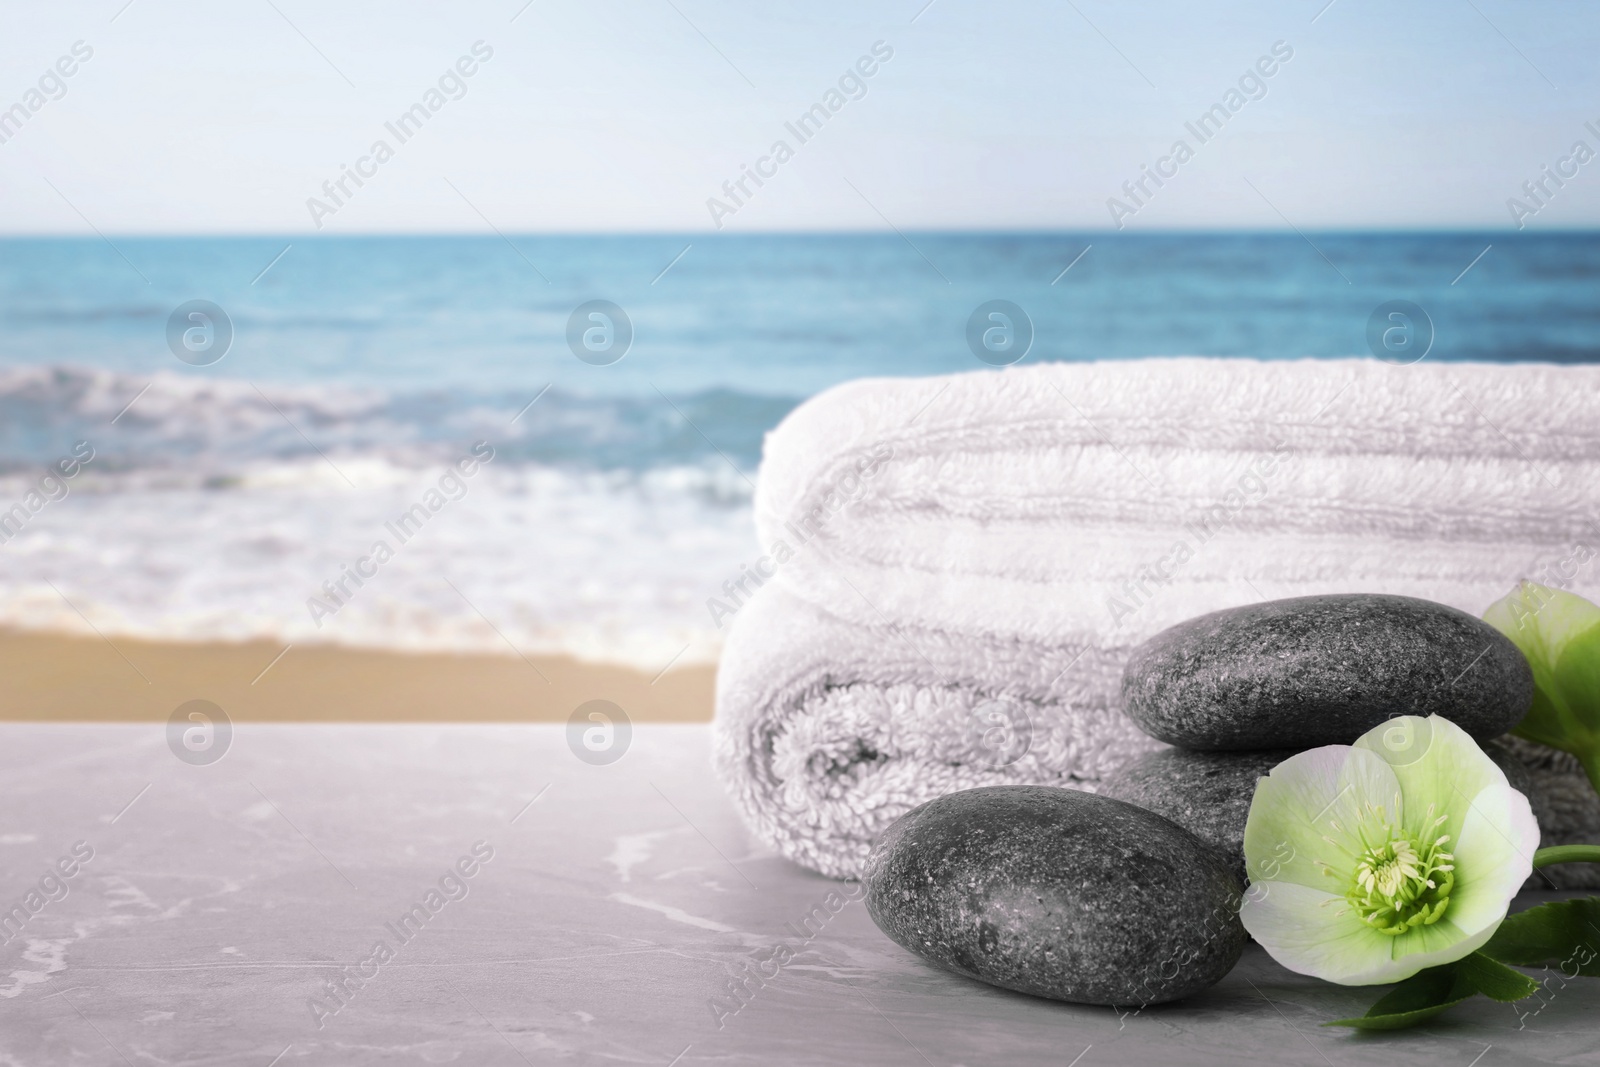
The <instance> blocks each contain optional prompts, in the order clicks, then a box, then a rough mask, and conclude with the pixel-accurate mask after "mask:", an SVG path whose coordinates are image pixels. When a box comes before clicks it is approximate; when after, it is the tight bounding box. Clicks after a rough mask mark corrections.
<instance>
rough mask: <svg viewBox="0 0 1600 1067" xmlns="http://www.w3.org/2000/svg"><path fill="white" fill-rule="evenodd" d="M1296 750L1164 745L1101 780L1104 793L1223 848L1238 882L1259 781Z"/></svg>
mask: <svg viewBox="0 0 1600 1067" xmlns="http://www.w3.org/2000/svg"><path fill="white" fill-rule="evenodd" d="M1292 755H1294V752H1293V751H1292V750H1283V749H1275V750H1272V751H1267V752H1189V751H1187V750H1185V749H1181V748H1166V749H1162V750H1160V751H1159V752H1151V753H1149V754H1148V755H1146V756H1142V757H1140V758H1139V759H1136V760H1134V761H1133V762H1131V763H1128V764H1126V765H1124V766H1123V767H1122V768H1121V769H1120V770H1118V771H1116V772H1114V773H1113V774H1111V775H1110V776H1109V777H1107V778H1106V779H1104V780H1103V781H1102V782H1101V783H1100V790H1099V791H1100V795H1101V796H1104V797H1111V798H1112V799H1114V800H1124V801H1127V802H1128V803H1129V804H1137V805H1138V806H1139V807H1141V808H1144V809H1146V810H1148V811H1153V812H1155V813H1156V814H1157V815H1160V816H1163V817H1164V818H1167V819H1171V820H1172V821H1173V822H1175V823H1177V824H1178V825H1179V826H1181V827H1183V828H1184V829H1185V830H1188V831H1189V832H1190V833H1192V834H1194V835H1195V836H1196V837H1198V838H1199V839H1200V840H1202V841H1204V842H1206V843H1207V844H1210V845H1214V846H1215V847H1216V848H1218V849H1220V850H1221V851H1222V852H1223V853H1224V854H1225V855H1226V856H1227V857H1228V860H1229V862H1230V863H1231V864H1232V865H1233V873H1234V875H1235V877H1237V878H1238V879H1239V882H1240V884H1241V885H1242V884H1247V883H1248V881H1249V879H1248V878H1247V877H1246V875H1245V869H1244V824H1245V820H1246V819H1247V818H1248V817H1249V815H1250V801H1251V800H1252V799H1253V798H1254V797H1255V795H1256V780H1257V779H1258V778H1260V777H1262V776H1263V775H1265V774H1268V773H1270V772H1271V770H1272V768H1274V767H1276V766H1277V765H1278V764H1280V763H1282V762H1283V761H1284V760H1286V759H1288V758H1289V757H1290V756H1292Z"/></svg>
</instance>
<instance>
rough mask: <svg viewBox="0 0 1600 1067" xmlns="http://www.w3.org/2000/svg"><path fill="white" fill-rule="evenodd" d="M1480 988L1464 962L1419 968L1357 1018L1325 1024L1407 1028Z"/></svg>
mask: <svg viewBox="0 0 1600 1067" xmlns="http://www.w3.org/2000/svg"><path fill="white" fill-rule="evenodd" d="M1477 992H1478V990H1477V988H1476V987H1475V986H1474V985H1473V984H1472V983H1471V982H1470V981H1468V980H1467V979H1466V977H1465V976H1464V975H1463V974H1462V970H1461V965H1460V963H1459V962H1457V963H1447V964H1445V965H1444V966H1442V967H1430V968H1428V969H1427V970H1425V971H1418V972H1417V973H1416V974H1414V975H1412V976H1411V977H1410V978H1407V979H1406V980H1405V981H1404V982H1401V983H1400V984H1399V985H1397V986H1395V987H1394V988H1393V989H1391V990H1389V992H1387V993H1385V994H1384V995H1383V996H1382V997H1380V998H1379V999H1378V1002H1377V1003H1376V1004H1374V1005H1372V1007H1371V1008H1368V1009H1367V1013H1366V1014H1365V1015H1363V1016H1360V1017H1359V1018H1355V1019H1337V1020H1335V1021H1333V1022H1331V1023H1323V1024H1322V1025H1323V1026H1351V1027H1354V1028H1355V1029H1357V1030H1404V1029H1405V1028H1406V1027H1408V1026H1415V1025H1417V1024H1418V1023H1421V1022H1427V1021H1428V1020H1429V1019H1431V1018H1433V1017H1434V1016H1435V1015H1438V1014H1439V1013H1440V1012H1442V1011H1444V1010H1445V1009H1447V1008H1453V1007H1455V1006H1456V1005H1457V1004H1460V1003H1461V1002H1462V1001H1463V1000H1469V999H1471V998H1472V997H1473V996H1474V995H1476V994H1477Z"/></svg>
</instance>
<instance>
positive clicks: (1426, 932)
mask: <svg viewBox="0 0 1600 1067" xmlns="http://www.w3.org/2000/svg"><path fill="white" fill-rule="evenodd" d="M1454 904H1455V900H1454V898H1453V897H1452V898H1451V906H1452V907H1453V906H1454ZM1450 914H1451V913H1450V910H1449V909H1446V911H1445V915H1444V918H1442V919H1440V920H1439V921H1438V922H1436V923H1434V924H1433V925H1431V926H1413V927H1412V928H1411V929H1410V930H1407V931H1406V932H1405V933H1403V934H1401V935H1400V936H1399V937H1393V938H1390V939H1389V940H1390V941H1392V942H1393V943H1394V945H1393V948H1392V949H1391V953H1390V954H1391V956H1392V957H1393V960H1394V963H1393V967H1394V970H1393V971H1392V972H1391V973H1392V977H1389V978H1385V979H1383V980H1384V981H1385V982H1398V981H1401V980H1402V979H1406V978H1410V977H1411V976H1412V975H1414V974H1416V973H1417V972H1418V971H1421V970H1426V969H1427V968H1429V967H1437V966H1439V965H1440V964H1442V963H1454V962H1455V961H1456V960H1459V959H1463V958H1465V957H1467V956H1470V955H1472V954H1473V953H1474V952H1476V951H1478V950H1479V949H1480V948H1482V947H1483V946H1484V945H1485V944H1487V943H1488V941H1489V938H1491V937H1493V936H1494V931H1495V927H1496V926H1498V925H1499V924H1498V923H1494V924H1491V925H1489V926H1487V927H1485V928H1484V929H1482V930H1477V931H1474V932H1472V933H1468V932H1467V931H1465V930H1463V929H1461V927H1459V926H1457V925H1456V924H1455V923H1453V922H1451V921H1450Z"/></svg>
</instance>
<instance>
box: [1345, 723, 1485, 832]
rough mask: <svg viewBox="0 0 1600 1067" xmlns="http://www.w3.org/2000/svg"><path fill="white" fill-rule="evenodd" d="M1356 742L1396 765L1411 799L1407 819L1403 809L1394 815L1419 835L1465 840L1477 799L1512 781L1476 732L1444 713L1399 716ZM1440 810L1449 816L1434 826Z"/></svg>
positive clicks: (1364, 748) (1390, 763)
mask: <svg viewBox="0 0 1600 1067" xmlns="http://www.w3.org/2000/svg"><path fill="white" fill-rule="evenodd" d="M1356 747H1357V748H1359V749H1363V750H1366V751H1369V752H1374V753H1376V754H1377V755H1378V756H1379V757H1381V758H1382V759H1384V760H1385V761H1386V762H1388V764H1389V765H1390V766H1391V767H1392V768H1393V769H1394V775H1395V778H1396V779H1398V780H1399V782H1400V790H1401V792H1402V793H1404V794H1405V798H1406V804H1405V810H1406V818H1405V821H1404V823H1403V824H1402V823H1400V822H1399V813H1391V814H1392V815H1393V816H1394V817H1395V819H1396V822H1397V825H1404V827H1405V829H1406V830H1407V831H1408V832H1409V833H1411V834H1412V836H1414V837H1416V838H1419V839H1421V838H1424V837H1427V838H1434V837H1438V836H1440V835H1441V834H1449V835H1450V839H1451V840H1452V841H1454V840H1457V839H1459V837H1460V835H1461V823H1462V820H1463V818H1465V816H1466V813H1467V810H1468V806H1469V805H1470V803H1471V801H1472V798H1473V797H1475V796H1477V795H1478V794H1479V793H1480V792H1482V791H1483V790H1484V789H1486V788H1487V787H1489V786H1491V785H1505V784H1506V776H1505V772H1504V771H1502V770H1501V769H1500V768H1499V767H1496V766H1495V765H1494V761H1493V760H1491V759H1490V758H1489V757H1488V756H1487V755H1485V754H1484V751H1483V749H1481V748H1479V747H1478V743H1477V742H1476V741H1474V740H1473V739H1472V735H1471V734H1468V733H1467V732H1466V731H1465V730H1463V729H1462V728H1461V727H1459V726H1457V725H1456V724H1455V723H1453V722H1451V721H1450V720H1449V719H1446V718H1444V717H1443V716H1441V715H1430V716H1428V717H1427V718H1426V719H1424V718H1420V717H1418V716H1416V715H1401V716H1397V717H1396V718H1393V719H1390V720H1389V721H1388V722H1386V723H1384V724H1383V725H1382V726H1378V727H1375V728H1374V729H1371V730H1368V731H1367V732H1366V733H1364V734H1362V735H1361V737H1360V738H1359V739H1358V740H1357V741H1356ZM1430 805H1432V807H1433V809H1434V810H1433V815H1431V816H1430V815H1429V814H1428V808H1429V806H1430ZM1440 815H1443V816H1445V821H1444V822H1443V823H1442V824H1441V825H1440V827H1439V828H1438V829H1432V828H1430V826H1429V825H1428V824H1429V822H1430V821H1431V820H1432V819H1434V818H1437V817H1438V816H1440Z"/></svg>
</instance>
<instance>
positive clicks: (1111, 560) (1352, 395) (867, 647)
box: [712, 359, 1600, 879]
mask: <svg viewBox="0 0 1600 1067" xmlns="http://www.w3.org/2000/svg"><path fill="white" fill-rule="evenodd" d="M1597 405H1600V367H1557V366H1547V365H1531V364H1530V365H1520V366H1512V365H1502V364H1450V365H1441V364H1429V363H1421V364H1417V365H1414V366H1392V365H1388V364H1384V363H1380V362H1376V361H1369V360H1297V361H1283V362H1256V361H1250V360H1215V359H1152V360H1139V361H1127V362H1117V363H1084V364H1043V365H1035V366H1031V367H1013V368H1008V369H1006V370H1004V371H999V372H993V371H982V372H975V373H970V374H958V375H952V376H948V377H942V378H931V379H866V380H861V381H855V382H851V383H848V384H846V385H843V386H839V387H837V388H834V389H831V390H829V391H827V392H824V393H822V394H820V395H818V396H816V397H814V398H812V399H811V400H809V401H807V402H806V403H804V404H802V405H801V406H800V407H799V408H797V409H795V411H794V412H792V413H791V414H790V415H789V417H788V418H787V419H785V420H784V422H783V423H782V424H781V425H780V426H779V427H777V429H775V430H773V431H772V432H771V434H769V435H768V438H767V441H766V446H765V451H764V456H763V460H762V467H761V477H760V479H759V484H758V488H757V490H756V496H755V518H756V525H757V532H758V534H759V537H760V542H761V546H762V552H763V553H764V554H763V555H762V557H761V558H760V559H758V560H755V561H753V562H752V563H750V565H749V566H748V567H747V568H746V569H745V571H744V572H743V575H742V576H741V579H739V580H738V581H737V582H735V583H733V584H732V585H730V587H729V588H730V594H729V595H728V596H725V597H719V598H717V599H715V600H714V601H713V603H712V610H713V612H714V613H718V612H720V613H722V614H725V615H729V616H731V624H730V629H729V633H728V636H727V639H726V642H725V645H724V649H723V656H722V662H721V667H720V671H719V676H718V685H717V716H716V724H715V731H714V733H715V758H716V765H717V768H718V771H719V773H720V775H721V776H722V778H723V780H724V782H725V783H726V784H727V786H728V789H729V792H730V794H731V795H732V797H733V799H734V802H735V804H736V806H737V807H738V809H739V811H740V813H741V814H742V816H743V817H744V819H745V820H746V822H747V823H748V824H749V826H750V827H751V828H752V829H753V830H754V832H755V833H756V834H757V836H758V837H760V838H761V839H762V840H763V841H764V842H766V843H768V844H769V845H771V846H773V847H775V848H776V849H777V850H778V851H779V852H780V853H782V854H783V855H785V856H787V857H788V858H790V859H792V860H794V861H796V862H798V863H801V864H803V865H805V866H807V867H810V868H812V869H814V870H818V871H821V872H823V873H825V874H829V875H833V876H836V877H848V876H852V875H855V874H856V873H857V872H858V870H859V868H860V865H861V863H862V861H863V859H864V858H865V856H866V853H867V850H868V849H869V848H870V847H871V844H872V842H873V840H874V839H875V838H876V837H877V835H878V834H880V833H881V832H882V831H883V829H884V828H886V827H887V826H888V825H889V823H891V822H892V821H893V820H894V819H895V818H897V817H898V816H899V815H900V814H902V813H903V812H905V811H906V810H907V809H909V808H911V807H913V806H915V805H917V804H919V803H922V802H923V801H925V800H929V799H931V798H933V797H935V796H938V795H941V794H943V793H947V792H951V791H953V790H957V789H966V788H971V787H974V786H981V785H994V784H1002V783H1008V782H1037V783H1048V784H1056V785H1064V786H1071V787H1075V788H1083V789H1088V790H1093V788H1094V786H1095V783H1096V782H1097V781H1099V779H1101V778H1102V777H1104V776H1105V775H1106V774H1107V773H1109V772H1110V771H1112V770H1114V769H1115V768H1116V767H1118V766H1120V765H1121V764H1122V763H1123V762H1125V761H1126V760H1128V759H1131V758H1133V757H1135V756H1138V755H1140V754H1142V753H1144V752H1146V751H1149V750H1151V749H1153V748H1157V747H1160V746H1159V745H1158V744H1157V743H1156V742H1154V741H1153V740H1151V739H1149V738H1147V737H1145V736H1144V735H1143V734H1141V733H1140V732H1139V731H1138V730H1137V729H1136V728H1135V727H1134V726H1133V725H1132V723H1131V722H1130V721H1129V720H1127V719H1126V718H1125V717H1124V716H1123V715H1122V713H1121V709H1120V706H1119V700H1118V683H1119V679H1120V676H1121V671H1122V666H1123V664H1124V662H1125V661H1126V659H1127V656H1128V654H1129V652H1130V651H1131V650H1132V648H1133V647H1134V646H1135V645H1137V644H1138V643H1139V642H1140V641H1142V640H1144V639H1145V638H1147V637H1149V636H1151V635H1152V634H1154V633H1156V632H1158V631H1159V630H1161V629H1164V628H1165V627H1167V626H1170V625H1172V624H1174V623H1177V622H1181V621H1183V620H1184V619H1188V618H1191V617H1193V616H1196V615H1200V614H1204V613H1206V612H1209V611H1215V610H1218V609H1220V608H1226V607H1231V606H1235V605H1240V604H1246V603H1251V602H1255V601H1259V600H1265V599H1276V598H1279V597H1289V596H1303V595H1309V594H1314V593H1341V592H1383V593H1397V594H1403V595H1408V596H1417V597H1424V598H1426V599H1430V600H1436V601H1440V602H1442V603H1445V604H1450V605H1452V606H1455V607H1458V608H1460V609H1462V610H1464V611H1468V612H1470V613H1472V614H1474V615H1477V614H1481V613H1482V611H1483V610H1484V609H1485V608H1486V607H1487V606H1488V605H1489V604H1490V603H1492V602H1493V601H1494V600H1496V599H1498V598H1499V597H1501V596H1503V595H1505V594H1506V593H1507V592H1508V591H1509V590H1510V589H1511V587H1512V586H1513V585H1514V583H1515V582H1517V581H1518V580H1521V579H1524V578H1527V579H1532V580H1535V581H1540V582H1542V583H1544V584H1547V585H1554V586H1563V587H1568V588H1573V589H1575V590H1576V591H1578V592H1580V593H1582V592H1585V591H1586V589H1587V590H1591V591H1592V590H1593V589H1595V588H1597V587H1600V581H1596V574H1597V571H1600V561H1597V559H1596V556H1597V553H1596V549H1597V548H1600V525H1597V519H1600V418H1596V417H1595V412H1596V407H1597ZM1521 751H1522V752H1523V754H1524V757H1525V759H1527V760H1528V761H1531V762H1532V763H1534V764H1535V765H1536V766H1535V770H1536V775H1535V777H1536V781H1538V782H1540V783H1541V784H1540V786H1539V788H1540V789H1547V790H1549V792H1550V797H1549V798H1546V799H1544V800H1543V801H1541V800H1540V799H1539V798H1535V799H1536V805H1537V804H1541V803H1542V806H1543V809H1544V811H1543V814H1544V820H1545V821H1544V834H1545V842H1546V843H1548V844H1553V843H1557V842H1558V841H1565V840H1582V839H1589V840H1593V839H1594V838H1595V837H1596V836H1600V804H1588V805H1586V804H1585V803H1584V798H1587V799H1588V800H1594V795H1593V791H1592V790H1590V789H1589V786H1588V784H1587V782H1586V781H1584V780H1583V779H1582V778H1581V776H1577V777H1575V775H1576V771H1575V769H1574V767H1573V766H1572V765H1570V764H1569V763H1567V762H1563V761H1562V760H1561V759H1559V758H1555V757H1556V756H1558V755H1559V754H1551V753H1549V752H1548V750H1545V751H1543V752H1540V751H1537V750H1536V749H1535V748H1534V747H1531V746H1527V745H1525V744H1524V745H1523V747H1522V749H1521ZM1580 785H1581V789H1580V788H1579V786H1580ZM1556 870H1557V871H1560V872H1562V875H1561V877H1563V878H1568V879H1570V878H1582V877H1585V875H1586V873H1587V875H1589V876H1592V875H1594V874H1596V873H1600V872H1596V871H1593V870H1591V869H1589V868H1585V867H1579V866H1569V867H1566V868H1557V869H1556ZM1568 872H1571V873H1568Z"/></svg>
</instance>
